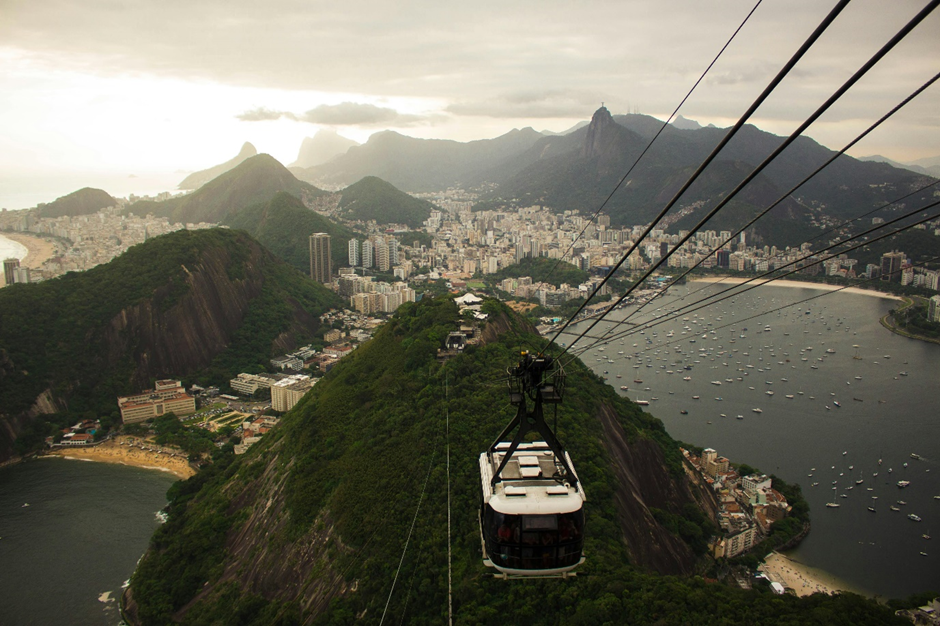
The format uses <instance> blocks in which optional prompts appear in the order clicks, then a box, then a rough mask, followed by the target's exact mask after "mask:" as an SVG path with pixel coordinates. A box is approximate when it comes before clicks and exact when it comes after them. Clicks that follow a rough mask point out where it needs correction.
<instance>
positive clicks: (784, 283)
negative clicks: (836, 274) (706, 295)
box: [689, 276, 903, 300]
mask: <svg viewBox="0 0 940 626" xmlns="http://www.w3.org/2000/svg"><path fill="white" fill-rule="evenodd" d="M747 280H748V279H747V278H738V277H731V276H709V277H706V278H695V279H693V280H691V281H689V282H693V283H721V284H723V285H740V284H741V283H743V282H746V281H747ZM766 283H770V284H771V285H772V286H774V287H791V288H796V287H798V288H800V289H819V290H820V291H836V290H837V289H841V287H839V286H838V285H826V284H824V283H806V282H802V281H798V280H774V281H761V280H755V281H754V282H753V283H750V284H748V287H750V286H752V285H763V284H766ZM842 291H844V292H845V293H854V294H858V295H861V296H874V297H876V298H887V299H889V300H902V299H903V298H901V296H896V295H894V294H890V293H884V292H882V291H874V290H872V289H859V288H858V287H849V288H848V289H842Z"/></svg>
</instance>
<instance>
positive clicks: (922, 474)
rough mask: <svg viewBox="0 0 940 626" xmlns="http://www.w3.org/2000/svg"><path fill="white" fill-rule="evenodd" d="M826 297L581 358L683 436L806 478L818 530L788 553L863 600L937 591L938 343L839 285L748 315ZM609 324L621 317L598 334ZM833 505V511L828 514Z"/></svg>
mask: <svg viewBox="0 0 940 626" xmlns="http://www.w3.org/2000/svg"><path fill="white" fill-rule="evenodd" d="M725 288H726V286H725V285H721V286H714V285H711V286H705V285H703V284H702V283H691V284H690V285H689V286H688V287H679V288H678V293H677V295H676V296H671V297H668V298H662V299H658V300H655V301H654V302H653V303H651V304H649V305H647V306H646V307H645V308H644V309H643V310H642V311H640V312H639V313H636V314H635V315H634V317H631V318H629V319H630V321H642V322H644V323H646V322H647V321H650V322H654V321H655V317H654V315H662V314H663V313H665V312H666V311H667V310H669V309H670V308H674V307H677V306H684V305H686V304H688V303H689V302H691V301H692V300H697V299H698V298H700V297H701V296H702V295H704V294H708V293H715V292H717V291H720V290H723V289H725ZM700 289H702V290H703V291H700V292H698V293H696V291H698V290H700ZM820 293H822V292H821V291H820V290H816V289H809V288H806V289H804V288H799V287H773V286H766V287H759V288H757V289H754V290H753V291H751V292H749V293H747V294H743V295H741V296H738V297H736V298H735V299H734V300H727V301H725V302H721V303H718V304H716V305H714V306H712V307H709V308H706V309H702V310H699V311H695V312H688V313H685V314H683V315H681V316H680V317H679V319H678V320H676V321H670V322H665V323H663V324H660V325H658V326H655V327H652V328H648V329H645V330H643V332H642V334H641V329H642V327H635V330H633V331H631V332H632V334H630V335H629V336H627V337H624V338H623V339H616V340H614V341H613V342H612V343H610V344H608V345H606V347H605V348H604V350H600V349H599V347H594V348H591V349H590V350H588V351H587V352H586V353H584V354H583V355H582V360H583V361H584V362H585V363H586V364H587V365H589V366H590V367H592V368H593V369H594V370H595V371H596V372H597V373H598V374H601V375H605V376H607V377H608V379H609V381H608V382H609V383H610V384H611V385H613V386H614V387H615V388H618V389H619V388H620V387H621V386H626V387H628V388H629V389H628V390H626V391H621V392H620V393H623V394H624V395H627V396H629V397H630V398H632V399H634V400H637V399H641V400H648V401H649V402H650V405H649V406H648V407H646V410H648V411H649V412H650V413H652V414H653V415H655V416H656V417H658V418H660V419H661V420H663V422H664V423H665V424H666V427H667V429H668V430H669V432H670V434H671V435H672V436H673V437H675V438H676V439H679V440H681V441H686V442H689V443H692V444H696V445H699V446H703V447H711V448H714V449H716V450H717V451H718V453H719V454H720V455H724V456H727V457H729V458H730V459H731V461H732V462H735V463H747V464H749V465H752V466H754V467H757V468H759V469H761V470H762V471H764V472H766V473H768V474H769V473H774V474H776V475H778V476H780V477H781V478H783V479H784V480H786V481H788V482H798V483H799V484H800V485H801V486H802V488H803V493H804V495H805V496H806V498H807V500H808V501H809V503H810V507H811V516H812V523H813V529H812V531H811V532H810V534H809V536H808V537H807V538H806V539H805V540H804V541H803V543H802V544H801V545H800V546H799V547H798V548H797V549H796V550H794V551H792V553H791V556H792V557H793V558H795V559H797V560H799V561H802V562H805V563H806V564H808V565H811V566H813V567H817V568H820V569H823V570H826V571H827V572H830V573H831V574H833V575H835V576H837V577H839V578H841V579H842V580H843V581H845V582H846V583H847V584H848V586H850V587H851V588H853V589H855V590H858V591H860V592H863V593H867V594H873V595H874V594H877V595H881V596H888V597H898V596H904V595H907V594H910V593H914V592H920V591H926V590H934V591H940V499H935V498H934V496H938V495H940V463H938V461H940V393H938V391H940V345H936V344H930V343H926V342H921V341H916V340H912V339H906V338H904V337H900V336H898V335H895V334H893V333H890V332H888V331H887V330H885V329H884V328H882V327H881V326H880V325H879V323H878V319H879V318H880V317H881V316H882V315H884V314H885V313H887V312H888V310H889V309H891V308H892V307H893V306H896V301H894V300H888V299H883V298H877V297H872V296H868V295H855V294H849V293H845V292H840V293H836V294H832V295H826V296H823V297H821V298H818V299H815V300H812V301H810V302H806V303H803V304H796V305H794V306H793V307H791V308H786V309H783V310H781V311H779V312H773V313H769V314H765V315H761V316H760V317H755V318H752V316H754V315H757V314H760V313H763V312H766V311H770V310H772V309H776V308H779V307H782V306H784V305H786V304H789V303H795V302H797V301H800V300H804V299H806V298H810V297H812V296H816V295H819V294H820ZM657 309H658V310H657ZM635 310H636V307H630V308H627V309H624V310H623V311H617V312H615V313H614V314H613V317H614V319H620V320H622V319H624V318H626V317H627V316H629V315H630V314H631V312H633V311H635ZM746 318H752V319H746ZM602 326H604V328H605V329H606V328H610V327H611V326H612V324H606V325H605V324H599V325H598V326H597V327H595V329H594V330H593V331H592V332H591V335H600V334H601V332H602V330H601V327H602ZM585 327H586V325H585V324H581V325H579V327H578V330H579V331H580V330H581V329H583V328H585ZM626 328H627V327H626V326H621V327H620V328H618V330H625V329H626ZM670 333H671V334H672V336H668V335H669V334H670ZM561 341H564V339H561ZM579 345H580V346H582V347H583V346H586V345H587V344H586V343H585V340H582V341H581V343H580V344H579ZM855 346H857V348H856V347H855ZM829 350H831V351H832V352H827V351H829ZM621 352H622V354H621ZM855 357H858V358H855ZM686 366H689V367H691V369H690V370H687V369H685V367H686ZM605 371H606V372H607V373H606V374H605ZM902 372H903V373H906V375H904V374H902ZM618 374H619V375H620V376H621V377H620V378H617V375H618ZM685 377H689V378H690V379H691V380H684V378H685ZM638 380H641V381H642V382H641V383H638V382H635V381H638ZM713 381H714V382H719V383H721V384H720V385H716V384H714V383H713ZM768 391H772V392H773V395H769V394H767V392H768ZM693 396H699V399H694V398H693ZM789 396H792V398H791V397H789ZM836 402H838V403H839V404H841V408H840V407H838V406H836V404H835V403H836ZM754 409H760V410H761V412H760V413H757V412H755V411H754ZM681 411H687V412H688V413H687V414H682V413H681ZM912 453H914V454H917V455H919V456H921V457H922V460H917V459H915V458H912V457H911V454H912ZM879 460H880V461H879ZM575 462H577V459H575ZM876 473H877V476H876ZM899 480H906V481H909V482H910V485H909V486H908V487H906V488H899V487H898V486H897V483H898V481H899ZM857 481H862V482H861V483H857ZM833 487H835V490H833ZM843 496H844V497H843ZM833 498H835V501H836V502H837V503H839V505H840V506H839V507H838V508H827V507H826V503H827V502H832V501H833ZM899 501H900V502H899ZM869 506H871V507H873V508H874V509H875V512H871V511H869V510H868V507H869ZM891 506H894V507H895V508H897V509H898V510H897V511H893V510H892V509H891V508H890V507H891ZM909 514H914V515H916V516H919V517H920V518H921V520H922V521H920V522H917V521H914V520H911V519H909V518H908V515H909ZM925 534H926V535H930V536H932V537H933V538H932V539H925V538H923V536H922V535H925ZM922 553H925V554H922Z"/></svg>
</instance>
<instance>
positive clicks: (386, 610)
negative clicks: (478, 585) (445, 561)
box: [379, 453, 436, 626]
mask: <svg viewBox="0 0 940 626" xmlns="http://www.w3.org/2000/svg"><path fill="white" fill-rule="evenodd" d="M435 455H436V453H434V454H432V455H431V462H430V463H429V464H428V473H427V475H426V476H425V477H424V486H423V487H422V488H421V497H419V498H418V506H417V508H416V509H415V515H414V518H413V519H412V520H411V528H410V529H409V530H408V538H407V539H406V540H405V547H404V549H403V550H402V551H401V559H400V560H399V561H398V569H396V570H395V578H394V579H393V580H392V588H391V589H389V590H388V599H387V600H386V601H385V609H383V610H382V619H381V620H379V626H381V625H382V624H384V623H385V614H386V613H387V612H388V605H389V603H390V602H391V601H392V594H394V593H395V584H396V583H398V575H399V574H400V573H401V566H402V564H403V563H404V562H405V554H407V553H408V544H409V543H410V542H411V533H413V532H414V529H415V523H416V522H417V521H418V513H419V512H420V511H421V503H422V502H424V492H425V491H426V490H427V488H428V479H429V478H430V477H431V469H432V468H433V467H434V457H435Z"/></svg>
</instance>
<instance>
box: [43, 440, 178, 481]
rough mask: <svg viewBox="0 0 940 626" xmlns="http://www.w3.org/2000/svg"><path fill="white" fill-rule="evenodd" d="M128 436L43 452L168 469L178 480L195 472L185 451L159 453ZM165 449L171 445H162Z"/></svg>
mask: <svg viewBox="0 0 940 626" xmlns="http://www.w3.org/2000/svg"><path fill="white" fill-rule="evenodd" d="M133 441H134V440H133V438H131V437H117V438H115V439H113V440H110V441H106V442H104V443H102V444H99V445H96V446H89V447H87V448H85V447H78V446H75V447H72V448H58V449H55V450H50V451H47V452H46V453H45V454H44V455H43V456H58V457H62V458H65V459H72V460H76V461H95V462H98V463H114V464H118V465H128V466H131V467H139V468H141V469H150V470H158V471H161V472H169V473H171V474H173V475H174V476H176V477H177V478H179V479H181V480H185V479H187V478H189V477H190V476H193V475H194V474H195V473H196V470H195V469H193V468H192V466H191V465H190V464H189V461H188V460H187V458H186V455H185V453H183V452H182V451H179V450H176V451H173V452H170V453H164V454H161V453H160V452H153V451H150V450H147V449H144V448H141V447H139V445H135V444H134V443H132V442H133ZM163 447H164V448H165V449H167V450H171V448H169V447H167V446H163Z"/></svg>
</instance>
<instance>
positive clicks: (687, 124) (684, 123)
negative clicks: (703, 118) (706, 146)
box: [672, 115, 702, 130]
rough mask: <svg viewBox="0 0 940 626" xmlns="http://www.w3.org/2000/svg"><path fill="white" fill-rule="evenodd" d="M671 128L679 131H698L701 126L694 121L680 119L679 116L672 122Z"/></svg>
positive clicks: (685, 118)
mask: <svg viewBox="0 0 940 626" xmlns="http://www.w3.org/2000/svg"><path fill="white" fill-rule="evenodd" d="M672 126H673V127H674V128H678V129H679V130H698V129H699V128H701V127H702V125H701V124H699V123H698V122H696V121H695V120H690V119H689V118H687V117H682V116H681V115H677V116H676V119H674V120H672Z"/></svg>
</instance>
